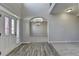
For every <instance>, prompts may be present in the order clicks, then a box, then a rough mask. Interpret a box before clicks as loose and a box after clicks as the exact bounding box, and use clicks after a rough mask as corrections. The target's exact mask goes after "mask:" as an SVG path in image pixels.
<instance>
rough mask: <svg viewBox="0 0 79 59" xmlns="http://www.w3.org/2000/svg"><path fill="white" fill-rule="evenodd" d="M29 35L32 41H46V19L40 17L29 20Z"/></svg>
mask: <svg viewBox="0 0 79 59" xmlns="http://www.w3.org/2000/svg"><path fill="white" fill-rule="evenodd" d="M30 37H31V38H32V40H34V41H38V42H40V41H41V42H48V21H47V20H46V19H44V18H42V17H34V18H32V19H31V20H30Z"/></svg>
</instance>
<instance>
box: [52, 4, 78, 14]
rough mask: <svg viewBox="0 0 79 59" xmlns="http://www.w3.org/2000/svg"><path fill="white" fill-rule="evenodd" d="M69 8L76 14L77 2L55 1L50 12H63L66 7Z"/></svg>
mask: <svg viewBox="0 0 79 59" xmlns="http://www.w3.org/2000/svg"><path fill="white" fill-rule="evenodd" d="M68 8H71V9H72V14H74V15H77V14H78V11H79V9H78V8H79V7H78V3H56V4H55V6H54V8H53V9H52V12H51V14H60V13H65V12H66V11H65V10H66V9H68Z"/></svg>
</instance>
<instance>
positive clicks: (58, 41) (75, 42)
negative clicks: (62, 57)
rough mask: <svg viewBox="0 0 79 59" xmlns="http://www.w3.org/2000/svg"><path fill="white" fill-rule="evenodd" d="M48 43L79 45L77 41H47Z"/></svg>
mask: <svg viewBox="0 0 79 59" xmlns="http://www.w3.org/2000/svg"><path fill="white" fill-rule="evenodd" d="M48 42H49V43H79V41H48Z"/></svg>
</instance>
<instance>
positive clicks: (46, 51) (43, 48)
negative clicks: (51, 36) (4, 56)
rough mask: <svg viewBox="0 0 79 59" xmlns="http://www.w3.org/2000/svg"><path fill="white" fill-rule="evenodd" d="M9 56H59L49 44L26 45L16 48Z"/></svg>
mask: <svg viewBox="0 0 79 59" xmlns="http://www.w3.org/2000/svg"><path fill="white" fill-rule="evenodd" d="M8 56H58V53H57V52H56V50H55V49H54V47H53V46H51V44H49V43H45V42H44V43H28V44H26V43H24V44H21V45H20V46H19V47H17V48H15V49H14V50H13V51H12V52H10V53H9V54H8Z"/></svg>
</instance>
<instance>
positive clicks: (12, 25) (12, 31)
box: [11, 19, 15, 34]
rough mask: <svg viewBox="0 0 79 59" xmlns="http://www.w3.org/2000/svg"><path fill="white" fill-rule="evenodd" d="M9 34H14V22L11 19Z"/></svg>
mask: <svg viewBox="0 0 79 59" xmlns="http://www.w3.org/2000/svg"><path fill="white" fill-rule="evenodd" d="M11 33H12V34H15V20H14V19H11Z"/></svg>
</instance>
